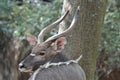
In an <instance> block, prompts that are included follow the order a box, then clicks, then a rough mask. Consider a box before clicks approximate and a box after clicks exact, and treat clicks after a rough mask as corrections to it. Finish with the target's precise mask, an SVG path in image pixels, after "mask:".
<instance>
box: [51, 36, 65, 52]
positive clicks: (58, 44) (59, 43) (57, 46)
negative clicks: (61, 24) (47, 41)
mask: <svg viewBox="0 0 120 80" xmlns="http://www.w3.org/2000/svg"><path fill="white" fill-rule="evenodd" d="M66 44H67V40H66V38H65V37H60V38H58V39H57V40H56V41H55V42H53V43H52V44H51V45H52V46H53V48H54V50H56V51H57V52H61V51H62V50H63V49H64V47H65V45H66Z"/></svg>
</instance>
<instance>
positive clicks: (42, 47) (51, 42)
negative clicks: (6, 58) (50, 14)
mask: <svg viewBox="0 0 120 80" xmlns="http://www.w3.org/2000/svg"><path fill="white" fill-rule="evenodd" d="M69 10H70V9H68V10H67V11H66V12H65V14H64V15H63V16H62V17H61V18H60V19H58V20H57V21H55V22H53V23H52V24H51V25H49V26H48V27H46V28H44V29H43V30H42V31H41V32H40V33H39V35H38V39H37V38H36V37H34V36H32V35H30V36H28V41H29V42H30V44H31V45H33V49H32V51H31V53H30V54H29V55H28V56H27V57H26V58H25V59H24V60H23V61H21V62H20V64H19V70H20V71H22V72H30V71H32V70H33V68H34V67H35V66H36V65H39V66H40V65H44V64H45V63H47V62H49V61H51V59H52V58H53V57H55V56H56V55H57V54H58V53H61V52H62V50H63V49H64V46H65V44H66V39H65V36H66V35H68V34H69V33H70V32H71V30H72V29H73V27H74V24H75V22H76V20H77V15H78V12H79V7H78V9H77V10H76V12H75V15H74V18H73V20H72V22H71V24H70V26H69V28H68V29H66V30H65V31H63V32H62V33H59V34H56V35H54V36H52V37H50V38H48V39H47V40H45V41H43V39H44V35H45V34H46V33H47V32H49V31H50V30H51V29H52V28H54V27H55V26H56V25H58V24H59V23H60V22H62V21H63V20H64V19H65V17H66V16H67V15H68V13H69Z"/></svg>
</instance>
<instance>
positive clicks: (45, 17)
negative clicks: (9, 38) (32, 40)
mask: <svg viewBox="0 0 120 80" xmlns="http://www.w3.org/2000/svg"><path fill="white" fill-rule="evenodd" d="M31 1H32V2H30V0H24V2H23V5H22V6H18V5H16V3H15V2H13V1H10V3H9V4H8V6H10V10H8V8H9V7H8V6H5V4H2V2H1V4H0V6H3V7H1V9H3V10H2V13H1V14H2V16H5V17H4V18H7V21H6V20H5V22H6V23H7V24H6V25H8V26H9V28H10V30H11V32H13V35H14V36H19V37H24V36H25V35H27V34H33V35H38V33H39V32H40V30H42V29H43V28H44V27H46V26H48V25H49V24H50V23H52V22H54V21H55V20H56V19H58V18H59V17H60V14H61V9H60V8H61V6H62V4H61V3H62V2H61V0H56V1H55V0H53V1H52V2H49V3H43V2H42V1H39V0H38V1H37V2H35V1H36V0H31ZM4 2H5V3H8V1H5V0H4ZM11 4H12V5H11ZM4 7H5V8H4ZM2 24H3V22H2ZM4 29H7V27H5V28H4ZM54 31H55V30H54ZM54 31H53V32H52V33H50V34H49V35H47V36H50V35H53V34H54Z"/></svg>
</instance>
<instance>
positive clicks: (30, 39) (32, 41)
mask: <svg viewBox="0 0 120 80" xmlns="http://www.w3.org/2000/svg"><path fill="white" fill-rule="evenodd" d="M27 40H28V42H29V43H30V45H32V46H35V45H36V44H37V38H36V37H35V36H33V35H27Z"/></svg>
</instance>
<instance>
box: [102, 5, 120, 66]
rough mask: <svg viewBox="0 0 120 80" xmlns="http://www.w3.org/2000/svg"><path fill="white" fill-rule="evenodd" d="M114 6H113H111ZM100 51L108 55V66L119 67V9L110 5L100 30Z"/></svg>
mask: <svg viewBox="0 0 120 80" xmlns="http://www.w3.org/2000/svg"><path fill="white" fill-rule="evenodd" d="M113 5H114V6H113ZM101 49H105V51H106V53H107V54H108V55H109V60H108V62H110V64H109V65H111V66H112V67H113V66H114V65H116V66H115V67H118V66H119V65H120V7H117V6H115V4H113V3H111V5H110V6H109V7H108V9H107V11H106V15H105V20H104V25H103V29H102V38H101Z"/></svg>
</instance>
